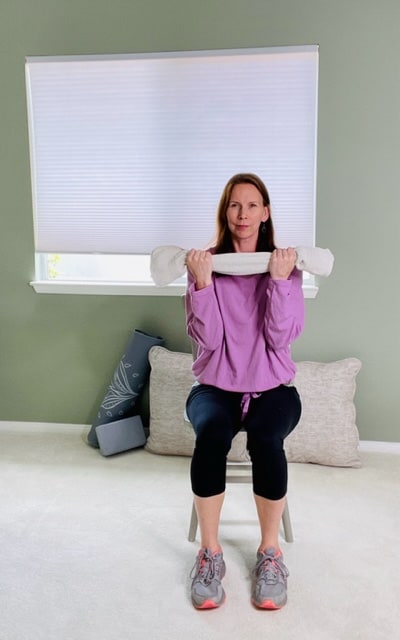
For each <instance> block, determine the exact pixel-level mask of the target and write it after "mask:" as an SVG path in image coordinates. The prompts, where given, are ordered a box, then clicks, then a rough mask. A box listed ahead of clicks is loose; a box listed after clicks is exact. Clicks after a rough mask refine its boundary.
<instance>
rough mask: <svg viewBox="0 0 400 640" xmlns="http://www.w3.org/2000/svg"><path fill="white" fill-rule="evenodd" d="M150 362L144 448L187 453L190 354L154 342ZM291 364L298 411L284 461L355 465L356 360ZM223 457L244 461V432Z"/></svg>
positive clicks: (357, 458)
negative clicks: (146, 428)
mask: <svg viewBox="0 0 400 640" xmlns="http://www.w3.org/2000/svg"><path fill="white" fill-rule="evenodd" d="M149 362H150V367H151V371H150V390H149V401H150V425H149V426H150V430H149V437H148V439H147V442H146V446H145V448H146V449H147V451H150V452H151V453H156V454H164V455H180V456H191V455H192V453H193V448H194V441H195V436H194V432H193V428H192V427H191V425H190V423H189V422H187V421H185V419H184V409H185V402H186V398H187V396H188V394H189V391H190V388H191V386H192V384H193V382H194V377H193V374H192V362H193V360H192V355H191V354H189V353H180V352H176V351H170V350H168V349H166V348H165V347H159V346H155V347H152V348H151V349H150V351H149ZM296 366H297V374H296V379H295V385H296V387H297V389H298V391H299V394H300V397H301V400H302V415H301V419H300V422H299V424H298V425H297V427H296V429H295V430H294V431H293V432H292V433H291V434H290V436H288V438H286V440H285V450H286V456H287V459H288V461H289V462H311V463H315V464H321V465H328V466H339V467H360V466H361V459H360V453H359V449H358V447H359V434H358V430H357V426H356V423H355V416H356V411H355V405H354V394H355V391H356V376H357V373H358V372H359V370H360V368H361V362H360V361H359V360H358V359H357V358H346V359H344V360H338V361H336V362H328V363H320V362H298V363H296ZM228 460H230V461H232V462H233V461H235V462H245V461H248V460H249V456H248V452H247V449H246V433H245V432H240V433H239V434H238V435H237V436H236V437H235V438H234V440H233V443H232V448H231V450H230V452H229V455H228Z"/></svg>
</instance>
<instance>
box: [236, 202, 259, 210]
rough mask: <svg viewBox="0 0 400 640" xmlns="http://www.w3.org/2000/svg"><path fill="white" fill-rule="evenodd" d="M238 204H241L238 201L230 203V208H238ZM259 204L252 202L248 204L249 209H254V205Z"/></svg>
mask: <svg viewBox="0 0 400 640" xmlns="http://www.w3.org/2000/svg"><path fill="white" fill-rule="evenodd" d="M238 206H239V204H238V203H237V202H231V203H230V204H229V208H230V209H237V208H238ZM257 206H258V205H257V203H256V202H250V204H249V205H248V208H249V209H254V207H257Z"/></svg>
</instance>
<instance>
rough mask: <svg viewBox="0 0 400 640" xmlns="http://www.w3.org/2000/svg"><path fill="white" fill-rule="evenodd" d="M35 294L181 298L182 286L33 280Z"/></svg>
mask: <svg viewBox="0 0 400 640" xmlns="http://www.w3.org/2000/svg"><path fill="white" fill-rule="evenodd" d="M29 284H30V286H31V287H32V288H33V289H34V290H35V291H36V293H58V294H60V293H61V294H73V295H95V296H182V295H183V294H184V293H185V291H186V285H184V284H169V285H168V286H167V287H157V286H156V285H154V284H151V283H149V284H144V283H143V284H142V283H134V284H133V283H131V282H77V281H61V280H53V281H50V280H33V281H32V282H30V283H29ZM303 291H304V297H305V298H316V297H317V293H318V287H317V286H315V285H303Z"/></svg>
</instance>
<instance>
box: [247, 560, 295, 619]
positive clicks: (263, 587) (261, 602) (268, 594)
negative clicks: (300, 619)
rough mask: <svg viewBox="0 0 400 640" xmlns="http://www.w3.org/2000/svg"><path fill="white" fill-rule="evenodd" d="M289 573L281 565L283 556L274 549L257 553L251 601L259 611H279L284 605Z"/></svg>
mask: <svg viewBox="0 0 400 640" xmlns="http://www.w3.org/2000/svg"><path fill="white" fill-rule="evenodd" d="M288 575H289V571H288V570H287V568H286V567H285V565H284V564H283V556H282V553H281V552H280V551H277V550H276V549H273V548H271V549H264V551H258V552H257V562H256V566H255V567H254V571H253V585H252V590H251V600H252V602H253V604H254V605H255V606H256V607H259V608H260V609H280V608H281V607H283V605H285V604H286V600H287V594H286V585H287V577H288Z"/></svg>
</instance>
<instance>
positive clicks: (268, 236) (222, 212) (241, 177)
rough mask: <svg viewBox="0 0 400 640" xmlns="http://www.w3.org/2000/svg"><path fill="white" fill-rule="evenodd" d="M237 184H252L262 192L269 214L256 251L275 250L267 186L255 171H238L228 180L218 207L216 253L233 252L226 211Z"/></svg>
mask: <svg viewBox="0 0 400 640" xmlns="http://www.w3.org/2000/svg"><path fill="white" fill-rule="evenodd" d="M237 184H252V185H253V186H254V187H256V189H257V190H258V191H259V192H260V193H261V196H262V199H263V205H264V207H268V211H269V216H268V219H267V220H266V221H265V222H262V223H261V225H260V228H259V230H258V240H257V247H256V251H273V250H274V249H275V248H276V247H275V240H274V226H273V224H272V219H271V206H270V200H269V193H268V190H267V187H266V186H265V184H264V183H263V181H262V180H261V178H259V177H258V176H256V175H255V174H254V173H237V174H236V175H234V176H232V178H231V179H230V180H229V181H228V182H227V184H226V185H225V188H224V190H223V192H222V195H221V199H220V201H219V205H218V209H217V234H216V242H215V253H233V252H234V248H233V244H232V237H231V232H230V231H229V228H228V224H227V220H226V212H227V209H228V205H229V202H230V199H231V195H232V189H233V187H234V186H236V185H237Z"/></svg>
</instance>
